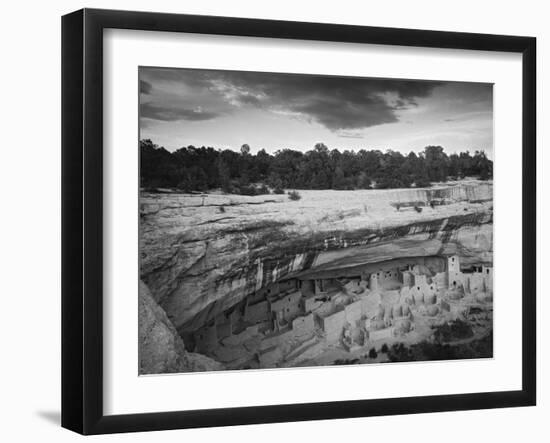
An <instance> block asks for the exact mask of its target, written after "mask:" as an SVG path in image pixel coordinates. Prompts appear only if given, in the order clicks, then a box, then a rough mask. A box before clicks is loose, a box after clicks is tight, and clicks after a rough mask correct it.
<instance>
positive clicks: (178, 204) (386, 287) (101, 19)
mask: <svg viewBox="0 0 550 443" xmlns="http://www.w3.org/2000/svg"><path fill="white" fill-rule="evenodd" d="M62 57H63V66H62V92H63V93H62V108H63V110H62V114H63V115H62V121H63V127H62V145H63V146H62V161H63V165H62V171H63V183H62V185H63V210H62V212H63V214H62V220H63V227H62V240H63V245H62V252H63V263H62V269H63V275H62V280H63V294H62V309H63V311H62V322H63V324H62V359H63V361H62V425H63V426H64V427H66V428H68V429H71V430H73V431H76V432H79V433H82V434H102V433H115V432H131V431H148V430H161V429H177V428H191V427H210V426H228V425H238V424H252V423H272V422H284V421H299V420H318V419H330V418H346V417H361V416H377V415H389V414H411V413H423V412H434V411H455V410H466V409H484V408H500V407H515V406H529V405H534V404H535V402H536V372H535V368H536V353H535V350H536V337H535V331H536V325H535V320H536V316H535V306H536V276H535V259H536V213H535V211H536V208H535V202H536V177H535V171H536V164H535V139H536V137H535V132H536V124H535V122H536V118H535V112H536V101H535V97H536V93H535V92H536V91H535V83H536V82H535V75H536V69H535V59H536V41H535V39H534V38H531V37H517V36H501V35H484V34H466V33H453V32H439V31H423V30H412V29H389V28H375V27H363V26H348V25H340V24H319V23H299V22H282V21H271V20H256V19H243V18H228V17H208V16H191V15H175V14H159V13H147V12H125V11H108V10H90V9H84V10H80V11H77V12H74V13H72V14H69V15H66V16H64V17H63V20H62Z"/></svg>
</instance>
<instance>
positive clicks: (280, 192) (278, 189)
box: [273, 187, 285, 194]
mask: <svg viewBox="0 0 550 443" xmlns="http://www.w3.org/2000/svg"><path fill="white" fill-rule="evenodd" d="M284 193H285V190H284V189H283V188H281V187H276V188H275V189H274V190H273V194H284Z"/></svg>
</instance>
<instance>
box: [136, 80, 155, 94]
mask: <svg viewBox="0 0 550 443" xmlns="http://www.w3.org/2000/svg"><path fill="white" fill-rule="evenodd" d="M152 90H153V85H151V83H149V82H146V81H145V80H140V81H139V92H140V93H141V94H146V95H148V94H151V91H152Z"/></svg>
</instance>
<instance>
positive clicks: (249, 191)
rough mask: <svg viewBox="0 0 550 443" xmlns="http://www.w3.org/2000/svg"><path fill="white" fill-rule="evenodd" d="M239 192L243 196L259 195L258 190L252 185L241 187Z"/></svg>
mask: <svg viewBox="0 0 550 443" xmlns="http://www.w3.org/2000/svg"><path fill="white" fill-rule="evenodd" d="M238 192H239V194H241V195H257V194H258V192H257V191H256V188H255V187H254V186H252V185H241V186H239V188H238Z"/></svg>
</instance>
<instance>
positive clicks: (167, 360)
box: [139, 282, 223, 374]
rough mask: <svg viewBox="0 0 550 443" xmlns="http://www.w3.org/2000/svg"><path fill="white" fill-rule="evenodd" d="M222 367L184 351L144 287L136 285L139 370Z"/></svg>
mask: <svg viewBox="0 0 550 443" xmlns="http://www.w3.org/2000/svg"><path fill="white" fill-rule="evenodd" d="M220 369H223V366H222V365H221V364H220V363H218V362H216V361H214V360H212V359H211V358H208V357H206V356H204V355H200V354H195V353H190V352H186V351H185V346H184V344H183V341H182V339H181V338H180V336H179V335H178V333H177V331H176V329H175V328H174V326H173V325H172V323H171V322H170V320H169V319H168V317H167V316H166V313H165V312H164V310H163V309H162V308H161V307H160V306H159V305H158V304H157V303H156V302H155V301H154V300H153V298H152V297H151V293H150V292H149V289H148V288H147V286H146V285H145V284H144V283H143V282H140V285H139V373H140V374H162V373H170V372H186V371H193V372H197V371H216V370H220Z"/></svg>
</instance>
